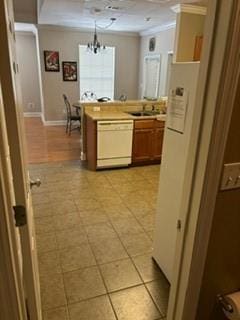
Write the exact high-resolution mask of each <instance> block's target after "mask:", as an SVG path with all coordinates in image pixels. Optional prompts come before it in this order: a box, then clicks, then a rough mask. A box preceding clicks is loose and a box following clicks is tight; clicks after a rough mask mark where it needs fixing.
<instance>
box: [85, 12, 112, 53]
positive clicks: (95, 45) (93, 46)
mask: <svg viewBox="0 0 240 320" xmlns="http://www.w3.org/2000/svg"><path fill="white" fill-rule="evenodd" d="M116 20H117V19H116V18H111V19H110V23H109V24H108V25H106V26H105V27H100V26H99V25H97V23H96V21H95V31H94V37H93V42H89V43H88V44H87V51H89V52H93V53H94V54H97V53H98V52H100V51H101V50H106V46H105V45H101V43H100V42H99V40H98V36H97V28H99V29H102V30H106V29H108V28H109V27H111V25H112V24H113V23H114V22H115V21H116Z"/></svg>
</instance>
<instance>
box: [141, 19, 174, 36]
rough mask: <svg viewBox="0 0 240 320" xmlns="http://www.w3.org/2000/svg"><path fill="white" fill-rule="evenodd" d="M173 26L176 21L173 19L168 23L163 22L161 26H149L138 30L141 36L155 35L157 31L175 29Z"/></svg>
mask: <svg viewBox="0 0 240 320" xmlns="http://www.w3.org/2000/svg"><path fill="white" fill-rule="evenodd" d="M175 28H176V22H175V21H173V22H170V23H167V24H163V25H161V26H157V27H154V28H150V29H147V30H144V31H142V32H140V36H142V37H144V36H152V35H155V34H157V33H159V32H162V31H166V30H170V29H175Z"/></svg>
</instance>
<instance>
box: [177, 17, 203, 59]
mask: <svg viewBox="0 0 240 320" xmlns="http://www.w3.org/2000/svg"><path fill="white" fill-rule="evenodd" d="M204 23H205V16H204V15H200V14H193V13H184V12H182V13H179V14H177V36H176V40H175V45H174V58H175V61H176V62H187V61H193V54H194V48H195V41H196V36H202V35H203V30H204Z"/></svg>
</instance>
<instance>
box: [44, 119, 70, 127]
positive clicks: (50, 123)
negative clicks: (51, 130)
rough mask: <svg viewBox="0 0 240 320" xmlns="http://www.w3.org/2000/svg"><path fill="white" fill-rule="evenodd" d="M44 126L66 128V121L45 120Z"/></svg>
mask: <svg viewBox="0 0 240 320" xmlns="http://www.w3.org/2000/svg"><path fill="white" fill-rule="evenodd" d="M43 124H44V125H45V126H65V125H66V120H56V121H48V120H43Z"/></svg>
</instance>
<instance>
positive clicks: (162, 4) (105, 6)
mask: <svg viewBox="0 0 240 320" xmlns="http://www.w3.org/2000/svg"><path fill="white" fill-rule="evenodd" d="M17 1H18V2H20V1H19V0H17ZM21 1H27V0H21ZM206 2H207V0H202V1H201V3H199V0H198V1H197V0H183V1H182V0H41V7H40V10H39V17H38V18H39V20H38V23H39V24H48V25H60V26H68V27H77V28H84V29H92V28H93V27H94V21H95V20H96V21H97V25H98V26H100V27H102V28H105V27H106V26H108V25H109V23H110V19H111V18H116V21H115V22H114V23H113V24H112V25H111V26H110V27H109V28H108V30H111V31H127V32H142V31H145V30H148V29H152V28H155V27H157V26H160V25H167V24H171V23H173V21H174V20H175V14H174V12H173V11H172V10H171V6H173V5H176V4H178V3H186V4H187V3H188V4H190V3H191V4H193V3H197V4H206Z"/></svg>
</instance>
